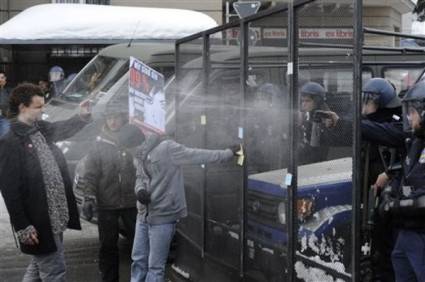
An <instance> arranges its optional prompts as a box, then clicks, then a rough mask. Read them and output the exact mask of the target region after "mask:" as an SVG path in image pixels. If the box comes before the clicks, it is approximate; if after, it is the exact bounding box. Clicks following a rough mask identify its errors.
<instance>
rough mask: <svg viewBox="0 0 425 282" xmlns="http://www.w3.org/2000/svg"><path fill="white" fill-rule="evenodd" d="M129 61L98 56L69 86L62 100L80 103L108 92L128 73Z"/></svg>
mask: <svg viewBox="0 0 425 282" xmlns="http://www.w3.org/2000/svg"><path fill="white" fill-rule="evenodd" d="M128 64H129V63H128V60H127V59H119V58H111V57H105V56H96V57H95V58H94V59H93V60H92V61H91V62H90V63H89V64H88V65H87V66H86V67H85V68H84V69H83V70H82V71H81V72H80V73H79V74H78V75H77V76H76V77H75V79H74V80H73V81H72V82H71V83H70V84H69V85H68V87H67V88H66V89H65V90H64V92H63V94H62V97H61V98H62V99H64V100H67V101H71V102H76V103H79V102H81V101H82V100H84V99H86V98H94V97H95V96H96V95H97V94H98V93H100V92H107V91H108V90H109V89H110V88H111V87H112V86H113V85H114V84H115V83H116V82H117V81H118V80H119V79H120V78H121V77H122V76H123V75H124V74H125V73H126V72H127V71H128Z"/></svg>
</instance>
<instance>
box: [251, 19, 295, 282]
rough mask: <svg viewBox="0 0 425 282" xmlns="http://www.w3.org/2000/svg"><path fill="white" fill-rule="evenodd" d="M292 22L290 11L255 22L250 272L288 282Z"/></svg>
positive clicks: (267, 278)
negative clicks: (284, 183)
mask: <svg viewBox="0 0 425 282" xmlns="http://www.w3.org/2000/svg"><path fill="white" fill-rule="evenodd" d="M286 23H287V12H280V13H276V14H273V15H270V16H268V17H266V18H263V19H257V20H254V21H252V22H250V23H249V35H250V38H249V47H248V52H249V56H248V78H247V80H246V89H247V91H246V93H245V106H246V108H245V124H244V127H245V128H244V129H245V130H244V131H245V144H246V151H247V166H248V184H247V192H246V193H247V200H246V203H245V204H246V206H245V208H246V214H247V217H246V219H245V220H246V226H247V230H246V239H247V240H246V246H245V262H246V265H245V272H246V275H247V276H248V277H256V279H258V281H286V279H285V278H286V277H285V273H286V270H287V263H286V257H287V256H286V252H287V251H286V250H287V238H288V235H287V225H286V222H285V212H286V209H285V201H286V197H287V192H286V189H282V188H281V184H282V181H283V179H284V177H285V175H286V172H287V170H286V169H287V167H288V163H289V123H288V120H289V115H290V110H289V104H288V101H289V97H288V91H287V87H288V86H287V81H286V65H287V58H288V53H287V48H286V46H287V36H286V35H287V26H286V25H284V24H286ZM254 33H255V34H257V36H256V37H251V35H252V34H254ZM254 39H255V40H254Z"/></svg>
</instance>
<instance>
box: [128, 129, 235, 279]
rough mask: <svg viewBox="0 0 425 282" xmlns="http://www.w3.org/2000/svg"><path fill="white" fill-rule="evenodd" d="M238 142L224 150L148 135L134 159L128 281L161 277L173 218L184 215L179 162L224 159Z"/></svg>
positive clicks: (220, 160) (185, 211)
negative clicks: (133, 215) (134, 206)
mask: <svg viewBox="0 0 425 282" xmlns="http://www.w3.org/2000/svg"><path fill="white" fill-rule="evenodd" d="M239 150H240V145H234V146H231V148H230V149H226V150H205V149H193V148H187V147H185V146H183V145H181V144H179V143H176V142H175V141H173V140H169V139H164V138H162V137H161V136H158V135H151V136H149V137H148V138H147V139H146V141H145V143H144V144H143V145H142V146H141V147H140V149H139V152H138V154H137V155H136V159H137V173H136V187H135V192H136V195H137V199H138V202H137V208H138V215H137V222H136V234H135V237H134V244H133V251H132V255H131V257H132V260H133V263H132V265H131V282H136V281H137V282H139V281H146V282H151V281H163V280H164V271H165V263H166V261H167V256H168V251H169V248H170V242H171V239H172V238H173V235H174V232H175V226H176V222H177V221H178V220H179V219H181V218H183V217H186V216H187V207H186V198H185V193H184V181H183V172H182V165H190V164H191V165H194V164H205V163H214V162H215V163H219V162H226V161H229V160H231V159H232V158H233V156H234V155H236V152H237V151H239Z"/></svg>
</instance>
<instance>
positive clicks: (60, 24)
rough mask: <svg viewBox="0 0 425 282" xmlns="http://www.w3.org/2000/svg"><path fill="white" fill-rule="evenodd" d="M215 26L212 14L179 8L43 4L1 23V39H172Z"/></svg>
mask: <svg viewBox="0 0 425 282" xmlns="http://www.w3.org/2000/svg"><path fill="white" fill-rule="evenodd" d="M215 26H217V23H216V22H215V21H214V19H212V18H211V17H209V16H207V15H205V14H203V13H200V12H195V11H190V10H182V9H163V8H142V7H121V6H103V5H81V4H43V5H37V6H33V7H31V8H28V9H26V10H24V11H23V12H21V13H19V14H18V15H16V16H15V17H13V18H12V19H10V20H9V21H7V22H5V23H4V24H2V25H1V26H0V41H3V43H4V42H5V41H8V40H9V41H19V40H23V41H27V40H92V41H93V40H126V39H127V40H128V39H130V38H133V39H135V40H157V39H167V40H174V39H178V38H181V37H184V36H187V35H190V34H193V33H197V32H200V31H203V30H205V29H209V28H212V27H215Z"/></svg>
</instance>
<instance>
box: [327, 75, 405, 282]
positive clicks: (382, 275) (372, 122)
mask: <svg viewBox="0 0 425 282" xmlns="http://www.w3.org/2000/svg"><path fill="white" fill-rule="evenodd" d="M362 100H363V101H362V116H363V118H362V120H361V124H360V126H361V132H362V163H363V170H362V173H363V179H364V183H363V188H364V189H363V190H362V200H363V202H364V203H363V204H364V207H365V209H364V216H363V225H362V226H363V230H364V231H365V232H364V233H362V234H363V235H364V238H363V240H364V241H365V243H369V244H370V241H371V243H372V248H371V256H370V257H369V256H364V257H363V260H362V262H364V265H363V266H362V279H363V281H370V280H373V281H382V282H384V281H385V282H391V281H394V271H393V267H392V263H391V259H390V257H391V251H392V249H393V246H394V242H395V236H396V235H395V230H394V228H393V227H392V225H391V224H389V222H387V221H385V220H384V219H383V218H382V217H380V216H378V215H377V214H376V213H375V214H374V216H373V217H368V211H369V207H368V204H369V203H371V206H372V207H371V209H370V210H373V207H374V205H373V204H372V203H373V202H374V201H373V198H372V197H370V198H371V199H372V200H369V196H371V195H372V193H369V187H371V186H372V185H373V184H375V186H376V183H375V181H376V179H377V178H378V175H379V174H380V173H381V172H383V171H385V170H386V169H388V168H387V167H386V166H385V165H384V161H388V164H389V160H390V159H393V160H396V161H398V163H400V160H401V155H402V153H403V151H404V140H405V138H406V134H405V133H404V132H403V128H402V123H401V116H402V115H401V101H400V99H399V98H398V96H397V93H396V90H395V87H394V86H393V85H392V84H391V83H390V82H389V81H388V80H385V79H383V78H372V79H369V80H368V81H367V82H366V83H365V85H364V86H363V89H362ZM335 124H338V125H339V126H340V127H342V128H343V131H344V132H346V133H347V134H345V135H343V136H350V135H351V130H352V120H351V119H344V118H341V119H340V120H337V121H335ZM384 146H385V147H384ZM383 152H385V153H383ZM388 174H389V172H386V174H383V175H384V176H385V177H386V178H388ZM378 183H379V182H378ZM378 186H379V185H378ZM377 188H381V187H375V189H376V190H377V192H379V191H378V189H377ZM372 223H373V225H372ZM369 266H371V267H372V268H370V267H369ZM370 271H372V272H370Z"/></svg>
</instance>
